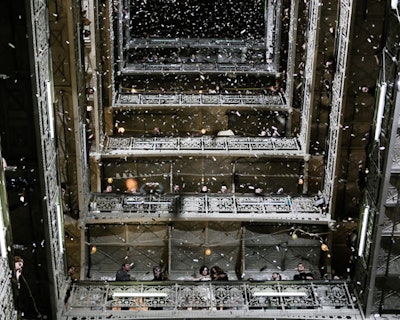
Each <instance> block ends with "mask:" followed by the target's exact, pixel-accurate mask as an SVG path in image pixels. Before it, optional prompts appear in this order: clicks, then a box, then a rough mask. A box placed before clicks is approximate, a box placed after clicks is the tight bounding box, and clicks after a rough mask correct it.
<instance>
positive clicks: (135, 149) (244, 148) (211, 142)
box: [90, 136, 304, 158]
mask: <svg viewBox="0 0 400 320" xmlns="http://www.w3.org/2000/svg"><path fill="white" fill-rule="evenodd" d="M176 152H179V154H180V155H182V156H184V155H199V154H207V155H210V154H218V153H223V154H225V155H226V154H229V155H231V156H234V155H249V152H251V154H253V155H256V156H284V157H291V158H302V157H303V156H304V154H303V152H302V148H301V146H300V145H299V142H298V141H297V139H296V138H256V137H211V136H202V137H190V138H189V137H188V138H180V137H176V138H174V137H165V138H158V137H156V138H134V137H130V138H123V137H108V138H107V139H106V141H105V142H104V149H103V150H102V152H101V153H96V152H91V153H90V155H91V156H92V157H95V158H99V157H103V158H115V157H118V158H120V157H126V156H135V157H138V156H152V155H155V156H161V155H164V156H166V155H176Z"/></svg>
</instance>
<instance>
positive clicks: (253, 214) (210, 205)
mask: <svg viewBox="0 0 400 320" xmlns="http://www.w3.org/2000/svg"><path fill="white" fill-rule="evenodd" d="M171 218H176V219H185V220H190V219H193V220H199V219H204V218H206V219H207V220H216V221H221V220H231V221H241V220H243V221H249V220H251V221H285V222H287V221H289V220H290V221H292V222H300V223H313V224H326V223H329V222H331V219H330V215H329V214H327V213H325V212H322V210H321V209H320V208H318V207H317V206H315V199H314V198H313V197H290V196H269V197H256V196H252V195H243V194H226V195H220V194H204V195H203V194H198V195H197V194H196V195H190V194H186V195H177V194H165V195H161V196H143V195H140V194H137V195H135V194H110V193H97V194H93V196H92V199H91V205H90V209H89V212H88V213H87V215H86V216H85V220H86V223H120V222H124V221H125V222H129V221H148V220H150V219H151V220H157V221H170V220H171Z"/></svg>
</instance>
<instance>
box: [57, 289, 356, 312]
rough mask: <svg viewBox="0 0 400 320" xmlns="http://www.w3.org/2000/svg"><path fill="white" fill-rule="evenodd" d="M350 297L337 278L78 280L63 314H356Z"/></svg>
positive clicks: (352, 299) (347, 290)
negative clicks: (193, 280)
mask: <svg viewBox="0 0 400 320" xmlns="http://www.w3.org/2000/svg"><path fill="white" fill-rule="evenodd" d="M354 300H355V299H354V297H353V296H352V294H351V293H350V290H349V287H348V285H347V283H346V282H343V281H312V282H311V281H310V282H296V281H279V282H271V281H268V282H242V281H231V282H207V283H204V282H174V281H166V282H129V283H123V284H122V283H116V282H101V283H99V282H78V283H76V284H74V286H73V288H72V291H71V296H70V298H69V301H68V304H67V307H66V308H65V310H64V313H63V317H64V319H76V320H78V319H87V317H90V319H105V318H111V317H112V318H113V319H127V317H128V316H130V317H132V312H134V315H135V318H153V319H154V318H165V317H168V316H169V317H173V318H175V319H177V318H178V319H179V318H187V317H196V316H199V315H203V316H204V315H206V316H207V317H217V318H218V317H229V318H234V317H240V318H258V317H260V318H269V317H272V318H275V319H284V318H285V319H287V318H296V319H305V318H307V319H308V318H310V317H311V316H312V317H313V319H322V318H324V317H326V318H329V319H339V318H342V319H343V318H346V319H362V316H361V314H360V312H359V310H358V308H357V307H356V306H355V305H354V303H353V301H354ZM332 309H333V310H335V309H341V310H340V314H338V316H335V312H334V311H333V310H332ZM315 317H317V318H315Z"/></svg>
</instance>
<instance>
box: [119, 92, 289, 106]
mask: <svg viewBox="0 0 400 320" xmlns="http://www.w3.org/2000/svg"><path fill="white" fill-rule="evenodd" d="M163 105H165V106H167V107H173V106H179V107H182V106H188V107H193V106H203V107H214V106H220V107H223V106H227V107H232V106H235V107H238V106H239V107H255V106H259V107H269V108H273V109H274V110H275V109H276V110H286V111H289V110H290V107H289V106H287V105H286V103H285V99H284V98H283V96H281V95H264V94H258V95H251V94H249V95H240V94H183V93H176V94H133V93H122V92H120V93H118V94H117V95H116V97H115V102H114V107H118V108H120V107H122V106H126V107H132V106H145V107H151V106H157V107H158V106H163Z"/></svg>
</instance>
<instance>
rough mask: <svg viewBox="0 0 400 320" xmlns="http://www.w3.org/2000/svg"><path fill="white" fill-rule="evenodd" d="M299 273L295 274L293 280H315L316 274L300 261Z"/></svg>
mask: <svg viewBox="0 0 400 320" xmlns="http://www.w3.org/2000/svg"><path fill="white" fill-rule="evenodd" d="M297 271H298V274H295V275H294V276H293V280H314V276H313V274H312V273H311V272H306V269H305V267H304V265H303V264H302V263H301V262H300V263H299V264H298V265H297Z"/></svg>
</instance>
